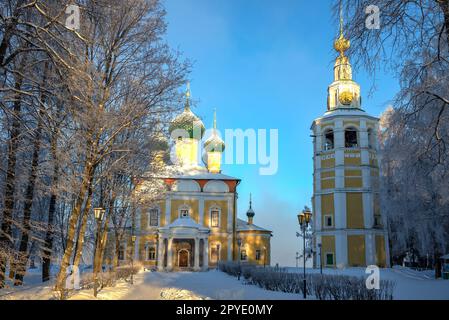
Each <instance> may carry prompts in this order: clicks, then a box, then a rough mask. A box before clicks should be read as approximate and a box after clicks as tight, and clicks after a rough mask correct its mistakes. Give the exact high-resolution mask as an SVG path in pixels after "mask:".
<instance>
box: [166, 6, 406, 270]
mask: <svg viewBox="0 0 449 320" xmlns="http://www.w3.org/2000/svg"><path fill="white" fill-rule="evenodd" d="M164 3H165V8H166V10H167V22H168V38H167V39H168V42H169V44H170V45H171V46H172V47H174V48H177V49H179V50H180V51H182V52H183V54H184V56H185V57H186V58H189V59H191V60H192V61H193V62H194V67H193V70H192V74H191V91H192V98H193V99H194V100H197V101H198V104H197V107H196V108H194V109H193V111H194V112H195V113H196V114H197V115H198V116H200V117H201V118H202V119H203V121H204V123H205V125H206V127H210V126H212V119H213V110H214V108H216V109H217V117H218V127H219V129H221V130H224V129H226V128H228V129H237V128H241V129H243V130H245V129H248V128H253V129H256V130H257V129H267V130H269V129H278V130H279V169H278V172H277V174H275V175H272V176H261V175H259V165H225V166H223V168H222V169H223V173H225V174H227V175H231V176H235V177H239V178H241V179H242V182H241V184H240V186H239V189H238V192H239V203H238V206H239V216H240V217H241V218H246V216H245V213H246V209H247V207H248V198H249V193H250V192H252V194H253V207H254V209H255V212H256V216H255V218H254V219H255V220H254V222H255V223H256V224H258V225H260V226H263V227H266V228H268V229H271V230H273V234H274V237H273V238H272V263H273V264H275V263H279V264H280V265H291V266H292V265H294V264H295V259H294V256H295V252H296V251H298V249H299V242H298V238H296V236H295V232H296V231H297V229H298V227H297V218H296V215H297V213H298V212H299V211H300V210H301V209H302V208H303V206H304V205H309V206H310V199H311V196H312V173H313V164H312V138H311V137H310V134H311V132H310V126H311V123H312V121H313V119H315V118H317V117H319V116H320V115H322V114H323V113H324V112H325V111H326V99H327V86H328V85H329V84H330V83H331V82H332V77H333V70H332V68H333V63H334V59H335V57H336V53H335V51H334V50H333V48H332V44H333V40H334V38H335V36H336V35H337V33H338V25H337V22H336V21H334V20H333V18H332V15H331V10H330V8H331V1H330V0H325V1H324V0H320V1H305V0H279V1H271V0H165V1H164ZM376 77H377V78H376V91H375V92H374V93H373V94H372V95H371V96H367V95H368V91H369V89H370V88H371V85H372V80H373V79H372V78H371V77H370V76H369V75H368V74H367V73H366V71H365V70H355V72H354V79H355V80H356V81H357V82H358V83H360V84H361V86H362V95H363V108H364V109H365V110H366V111H367V112H368V113H370V114H372V115H375V116H379V115H380V113H381V112H382V111H383V110H384V109H385V107H386V106H387V105H388V104H389V103H390V100H391V99H392V98H393V96H394V94H395V92H396V91H397V88H398V86H397V81H396V80H395V79H393V78H392V76H391V75H389V74H381V73H380V74H377V75H376Z"/></svg>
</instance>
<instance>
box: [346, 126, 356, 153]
mask: <svg viewBox="0 0 449 320" xmlns="http://www.w3.org/2000/svg"><path fill="white" fill-rule="evenodd" d="M358 146H359V143H358V137H357V130H356V129H354V128H347V129H346V130H345V147H346V148H357V147H358Z"/></svg>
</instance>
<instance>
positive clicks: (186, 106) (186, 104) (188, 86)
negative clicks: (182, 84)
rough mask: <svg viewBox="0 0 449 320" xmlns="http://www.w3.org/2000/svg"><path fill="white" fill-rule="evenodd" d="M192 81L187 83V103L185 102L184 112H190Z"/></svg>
mask: <svg viewBox="0 0 449 320" xmlns="http://www.w3.org/2000/svg"><path fill="white" fill-rule="evenodd" d="M190 95H191V94H190V81H187V85H186V93H185V96H186V102H185V105H184V110H185V111H190Z"/></svg>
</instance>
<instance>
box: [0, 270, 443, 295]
mask: <svg viewBox="0 0 449 320" xmlns="http://www.w3.org/2000/svg"><path fill="white" fill-rule="evenodd" d="M288 270H289V272H302V269H301V268H288ZM323 271H324V273H326V274H344V275H350V276H358V277H365V276H366V275H365V269H364V268H350V269H346V270H338V269H324V270H323ZM307 272H308V273H311V272H313V273H318V272H319V269H308V270H307ZM380 276H381V279H385V280H393V281H395V282H396V288H395V290H394V299H398V300H403V299H412V300H421V299H445V300H449V281H448V280H441V279H439V280H435V279H433V278H432V271H425V272H419V271H415V270H410V269H408V268H403V267H394V268H392V269H381V271H380ZM25 280H26V285H25V286H24V287H23V288H9V289H3V290H0V300H2V299H6V300H8V299H14V300H16V299H25V300H29V299H33V300H34V299H38V300H41V299H42V300H47V299H55V298H56V294H55V292H53V290H52V289H53V283H52V282H50V283H46V284H42V283H40V272H39V270H34V271H33V272H30V273H29V274H28V275H27V277H26V278H25ZM11 291H13V293H12V294H7V293H9V292H11ZM14 291H15V292H14ZM92 293H93V292H92V290H91V289H90V290H80V291H78V292H77V293H76V294H74V295H73V296H71V297H70V299H72V300H93V299H95V298H94V297H93V294H92ZM97 299H99V300H158V299H178V300H180V299H218V300H225V299H227V300H261V299H266V300H277V299H285V300H301V299H302V296H301V295H299V294H290V293H283V292H274V291H267V290H263V289H261V288H259V287H256V286H253V285H245V284H244V280H243V278H242V280H241V281H240V282H239V281H238V280H237V278H235V277H231V276H229V275H227V274H225V273H222V272H218V271H215V270H211V271H209V272H178V273H175V272H173V273H170V272H150V271H142V272H139V273H138V274H137V275H135V280H134V285H131V284H130V283H129V281H124V280H120V281H118V282H117V284H116V286H114V287H108V288H104V289H102V290H101V291H100V292H99V294H98V297H97Z"/></svg>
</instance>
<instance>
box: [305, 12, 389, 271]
mask: <svg viewBox="0 0 449 320" xmlns="http://www.w3.org/2000/svg"><path fill="white" fill-rule="evenodd" d="M334 48H335V50H336V51H337V53H338V56H337V58H336V60H335V65H334V81H333V82H332V83H331V84H330V85H329V87H328V99H327V111H326V112H325V113H324V115H323V116H321V117H319V118H317V119H315V120H314V121H313V123H312V127H311V130H312V131H313V137H314V139H313V144H314V155H313V160H314V173H313V180H314V192H313V198H312V203H313V213H314V219H313V223H314V230H315V232H314V241H313V243H314V247H315V248H314V249H315V252H318V253H321V255H317V256H316V261H315V263H316V264H317V265H318V266H319V265H320V264H321V265H322V266H323V267H331V268H336V267H338V268H344V267H350V266H354V267H355V266H360V267H364V266H368V265H377V266H379V267H386V266H388V265H389V252H388V241H387V233H386V231H385V227H384V226H385V224H384V222H383V219H382V214H381V212H380V199H379V164H378V156H377V155H378V143H377V138H376V132H377V130H378V122H379V119H378V118H376V117H373V116H371V115H369V114H367V113H366V112H365V111H364V110H363V109H362V102H361V94H360V86H359V84H358V83H356V82H355V81H354V80H353V78H352V68H351V64H350V61H349V57H348V56H347V54H346V52H347V50H348V49H349V48H350V41H349V39H347V38H346V37H345V35H344V30H343V19H342V15H341V14H340V32H339V36H338V37H337V39H336V40H335V42H334Z"/></svg>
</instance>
